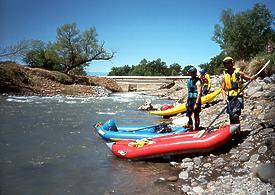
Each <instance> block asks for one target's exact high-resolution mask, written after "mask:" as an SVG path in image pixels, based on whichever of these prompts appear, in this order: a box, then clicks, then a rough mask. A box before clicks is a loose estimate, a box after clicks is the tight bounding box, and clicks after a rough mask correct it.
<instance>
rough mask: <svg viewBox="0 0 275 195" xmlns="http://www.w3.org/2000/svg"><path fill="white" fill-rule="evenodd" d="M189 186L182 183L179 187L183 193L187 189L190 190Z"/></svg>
mask: <svg viewBox="0 0 275 195" xmlns="http://www.w3.org/2000/svg"><path fill="white" fill-rule="evenodd" d="M190 189H191V187H190V186H186V185H183V186H182V187H181V191H182V192H184V193H187V192H188V191H190Z"/></svg>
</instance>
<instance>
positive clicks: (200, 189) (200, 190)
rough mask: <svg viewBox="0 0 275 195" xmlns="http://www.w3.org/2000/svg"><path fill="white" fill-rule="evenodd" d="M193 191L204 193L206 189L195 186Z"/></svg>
mask: <svg viewBox="0 0 275 195" xmlns="http://www.w3.org/2000/svg"><path fill="white" fill-rule="evenodd" d="M193 191H194V192H195V193H197V194H202V193H204V189H203V188H202V187H200V186H196V187H193Z"/></svg>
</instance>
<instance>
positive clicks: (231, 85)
mask: <svg viewBox="0 0 275 195" xmlns="http://www.w3.org/2000/svg"><path fill="white" fill-rule="evenodd" d="M223 75H224V81H225V90H226V92H227V94H228V96H237V94H238V93H239V92H240V90H241V89H242V88H243V80H242V77H241V75H240V68H235V70H234V72H233V74H232V75H231V76H230V74H228V73H227V72H223ZM239 95H242V93H240V94H239Z"/></svg>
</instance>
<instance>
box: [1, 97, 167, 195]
mask: <svg viewBox="0 0 275 195" xmlns="http://www.w3.org/2000/svg"><path fill="white" fill-rule="evenodd" d="M146 98H150V99H152V100H153V102H154V103H163V101H161V100H156V99H155V98H153V97H147V96H144V95H141V94H139V93H118V94H114V95H112V96H111V97H105V98H72V97H64V96H55V97H35V96H33V97H15V96H0V166H1V173H0V194H68V193H71V194H160V193H162V194H163V193H167V194H169V193H170V192H169V190H168V189H166V187H165V186H164V187H162V186H159V185H156V184H155V183H154V181H155V180H157V178H159V177H160V176H162V175H163V174H168V171H169V165H168V164H166V163H160V162H159V163H157V162H132V161H127V160H120V159H117V158H116V157H114V156H113V155H112V154H111V152H110V151H109V150H108V149H107V147H106V145H105V143H104V141H103V140H101V139H100V138H99V137H98V136H97V135H96V134H95V133H94V131H92V129H93V128H92V126H93V125H94V124H95V123H96V122H98V121H101V122H104V121H106V120H107V119H114V120H115V121H116V123H117V125H121V126H125V125H154V124H156V123H158V122H159V119H160V118H159V117H157V116H151V115H149V114H148V113H146V112H141V111H138V110H137V107H138V106H140V105H141V104H143V103H144V101H145V99H146ZM165 102H166V103H167V101H165Z"/></svg>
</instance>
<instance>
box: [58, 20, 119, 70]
mask: <svg viewBox="0 0 275 195" xmlns="http://www.w3.org/2000/svg"><path fill="white" fill-rule="evenodd" d="M53 47H54V48H55V51H56V54H57V59H53V60H54V61H55V60H56V62H57V63H59V64H61V65H62V66H63V72H64V73H69V72H70V71H71V70H73V69H75V68H79V67H82V68H84V66H87V65H88V63H89V62H92V61H94V60H110V59H112V58H113V56H114V52H111V53H108V52H107V51H105V49H104V43H98V40H97V33H96V29H95V28H90V29H88V30H86V31H84V32H83V33H81V34H80V31H79V29H77V27H76V24H75V23H72V24H64V25H63V26H61V27H59V28H58V29H57V41H56V42H55V43H54V44H53Z"/></svg>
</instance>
